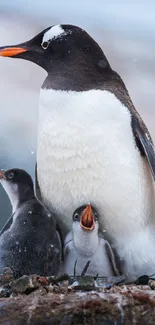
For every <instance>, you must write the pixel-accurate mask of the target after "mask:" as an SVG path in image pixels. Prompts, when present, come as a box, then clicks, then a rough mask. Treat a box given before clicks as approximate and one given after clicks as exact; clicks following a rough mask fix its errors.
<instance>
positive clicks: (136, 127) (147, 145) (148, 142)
mask: <svg viewBox="0 0 155 325" xmlns="http://www.w3.org/2000/svg"><path fill="white" fill-rule="evenodd" d="M132 129H133V133H134V136H135V140H136V144H137V146H138V148H139V150H140V152H141V155H142V156H144V157H146V159H147V162H148V164H149V167H150V170H151V172H152V176H153V179H154V180H155V149H154V145H153V142H152V139H151V136H150V134H149V132H148V130H147V128H146V126H145V124H144V123H143V121H142V120H141V119H140V118H138V116H132Z"/></svg>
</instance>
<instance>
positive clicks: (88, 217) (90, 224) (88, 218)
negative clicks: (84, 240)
mask: <svg viewBox="0 0 155 325" xmlns="http://www.w3.org/2000/svg"><path fill="white" fill-rule="evenodd" d="M80 225H81V227H82V228H83V229H84V230H86V231H91V230H93V229H94V227H95V220H94V215H93V211H92V208H91V205H90V204H88V205H87V206H86V208H85V209H84V211H83V213H82V215H81V220H80Z"/></svg>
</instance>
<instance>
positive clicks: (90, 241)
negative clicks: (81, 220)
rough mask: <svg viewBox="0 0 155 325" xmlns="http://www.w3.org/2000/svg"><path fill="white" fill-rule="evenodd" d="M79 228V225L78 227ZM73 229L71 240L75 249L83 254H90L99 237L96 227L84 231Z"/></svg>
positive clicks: (93, 251)
mask: <svg viewBox="0 0 155 325" xmlns="http://www.w3.org/2000/svg"><path fill="white" fill-rule="evenodd" d="M78 228H79V227H78ZM78 228H77V229H76V230H75V231H74V230H73V242H74V246H75V248H76V250H77V251H78V252H79V253H80V254H81V255H85V256H92V255H93V254H94V253H95V252H96V250H97V247H98V243H99V237H98V229H96V227H95V229H94V230H93V231H88V232H87V231H84V230H82V229H81V226H80V228H79V229H78Z"/></svg>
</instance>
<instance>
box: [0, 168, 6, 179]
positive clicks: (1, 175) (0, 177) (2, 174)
mask: <svg viewBox="0 0 155 325" xmlns="http://www.w3.org/2000/svg"><path fill="white" fill-rule="evenodd" d="M1 179H6V177H5V175H4V173H3V172H2V170H0V180H1Z"/></svg>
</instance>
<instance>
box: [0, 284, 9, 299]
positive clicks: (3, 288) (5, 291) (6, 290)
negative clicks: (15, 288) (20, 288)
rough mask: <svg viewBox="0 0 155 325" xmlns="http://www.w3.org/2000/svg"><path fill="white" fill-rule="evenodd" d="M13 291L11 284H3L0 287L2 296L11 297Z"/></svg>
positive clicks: (0, 295) (0, 296)
mask: <svg viewBox="0 0 155 325" xmlns="http://www.w3.org/2000/svg"><path fill="white" fill-rule="evenodd" d="M11 293H12V290H11V286H10V285H3V286H1V287H0V298H5V297H10V295H11Z"/></svg>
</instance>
